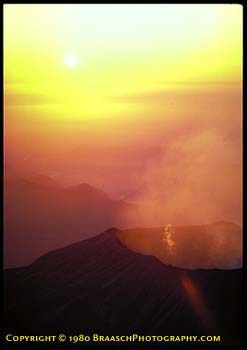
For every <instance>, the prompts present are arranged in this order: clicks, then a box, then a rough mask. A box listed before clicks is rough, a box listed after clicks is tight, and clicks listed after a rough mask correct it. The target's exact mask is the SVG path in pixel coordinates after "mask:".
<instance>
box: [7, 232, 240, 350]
mask: <svg viewBox="0 0 247 350" xmlns="http://www.w3.org/2000/svg"><path fill="white" fill-rule="evenodd" d="M119 232H120V231H119V230H118V229H115V228H112V229H109V230H107V231H105V232H103V233H101V234H99V235H97V236H95V237H93V238H90V239H88V240H84V241H81V242H78V243H75V244H72V245H69V246H67V247H65V248H62V249H58V250H55V251H52V252H50V253H48V254H46V255H43V256H41V257H40V258H39V259H37V260H36V261H35V262H34V263H32V264H31V265H29V266H26V267H22V268H15V269H8V270H6V271H5V283H4V286H5V328H6V329H8V330H12V331H14V332H16V333H18V332H19V333H21V332H26V334H56V332H65V333H69V334H80V333H84V334H92V333H98V334H102V335H117V334H130V333H132V332H135V333H138V334H145V335H188V334H193V335H207V334H210V335H215V334H216V335H220V336H221V343H223V344H227V345H234V346H237V344H238V343H239V342H240V336H241V334H240V331H241V299H242V295H241V279H242V271H241V269H236V270H219V269H212V270H203V269H195V270H189V269H181V268H176V267H173V266H170V265H166V264H164V263H162V262H161V261H159V260H158V259H157V258H155V257H153V256H148V255H142V254H140V253H136V252H133V251H131V250H130V249H129V248H127V247H126V246H125V245H124V244H123V243H122V242H121V241H120V240H119V238H118V235H119Z"/></svg>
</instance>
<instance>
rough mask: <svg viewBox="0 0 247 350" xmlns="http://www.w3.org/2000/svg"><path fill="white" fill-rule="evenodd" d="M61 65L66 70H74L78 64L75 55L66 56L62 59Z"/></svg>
mask: <svg viewBox="0 0 247 350" xmlns="http://www.w3.org/2000/svg"><path fill="white" fill-rule="evenodd" d="M63 63H64V65H65V66H66V67H68V68H74V67H75V66H76V65H77V63H78V58H77V56H75V55H72V54H67V55H65V56H64V58H63Z"/></svg>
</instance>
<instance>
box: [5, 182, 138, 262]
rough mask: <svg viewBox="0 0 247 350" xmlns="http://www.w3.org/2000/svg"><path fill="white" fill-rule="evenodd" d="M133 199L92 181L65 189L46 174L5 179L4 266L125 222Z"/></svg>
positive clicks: (31, 257)
mask: <svg viewBox="0 0 247 350" xmlns="http://www.w3.org/2000/svg"><path fill="white" fill-rule="evenodd" d="M132 208H133V206H132V205H131V204H128V203H125V202H123V201H114V200H112V199H110V198H109V197H108V195H107V194H106V193H104V192H103V191H101V190H98V189H97V188H94V187H93V186H90V185H88V184H80V185H77V186H72V187H68V188H62V187H60V186H59V184H57V183H56V181H54V180H53V179H51V178H49V177H46V176H33V177H31V178H28V179H21V180H13V179H11V180H8V179H6V180H5V188H4V224H5V229H4V239H5V266H6V267H15V266H23V265H27V264H30V263H31V262H32V261H33V260H34V259H36V258H37V257H38V256H40V255H42V254H44V253H46V252H48V251H50V250H52V249H56V248H59V247H63V246H65V245H68V244H70V243H73V242H75V241H78V240H81V239H84V238H88V237H90V236H92V235H95V234H97V232H102V231H103V230H105V229H107V228H109V227H111V226H119V227H121V225H122V224H123V220H121V219H120V218H119V217H120V215H119V213H120V212H121V213H122V212H124V211H125V210H132Z"/></svg>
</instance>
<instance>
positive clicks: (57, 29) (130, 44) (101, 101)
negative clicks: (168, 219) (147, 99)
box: [4, 4, 242, 121]
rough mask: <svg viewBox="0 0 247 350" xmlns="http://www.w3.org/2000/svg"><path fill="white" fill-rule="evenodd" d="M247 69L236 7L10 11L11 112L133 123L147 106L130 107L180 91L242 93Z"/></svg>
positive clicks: (7, 37)
mask: <svg viewBox="0 0 247 350" xmlns="http://www.w3.org/2000/svg"><path fill="white" fill-rule="evenodd" d="M67 55H70V57H72V61H73V60H74V61H75V63H74V64H73V62H72V66H70V64H68V62H67V61H66V57H67ZM66 62H67V63H66ZM69 62H70V61H69ZM241 65H242V7H241V6H240V5H237V4H233V5H226V4H225V5H5V6H4V73H5V94H6V104H5V108H6V110H7V109H8V108H9V109H10V110H11V108H12V110H13V109H15V110H18V108H19V109H20V108H21V109H22V110H25V109H26V110H29V111H30V110H32V112H37V113H38V114H39V115H40V114H42V115H43V116H45V117H46V118H55V117H56V118H60V119H62V120H64V121H66V120H67V121H68V118H69V120H71V119H74V120H82V121H85V120H90V118H91V119H94V118H97V119H98V118H104V117H107V118H109V117H110V116H111V117H116V116H121V115H124V116H126V115H129V114H133V113H135V112H137V111H138V109H142V108H144V109H145V104H143V102H142V104H139V105H138V104H133V103H130V102H127V100H128V99H127V100H124V97H129V96H132V95H136V94H137V95H138V94H141V93H146V92H150V91H151V92H152V91H156V92H157V91H163V90H167V89H172V88H173V86H174V84H175V86H176V89H177V88H178V85H176V83H180V82H183V89H184V87H185V86H186V89H190V88H191V86H194V85H193V84H192V85H191V84H190V83H191V82H192V83H194V82H199V84H202V85H203V84H206V83H215V82H216V83H223V84H225V85H227V84H228V83H229V82H235V83H239V82H240V81H241V71H242V68H241ZM193 88H194V87H193Z"/></svg>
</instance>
